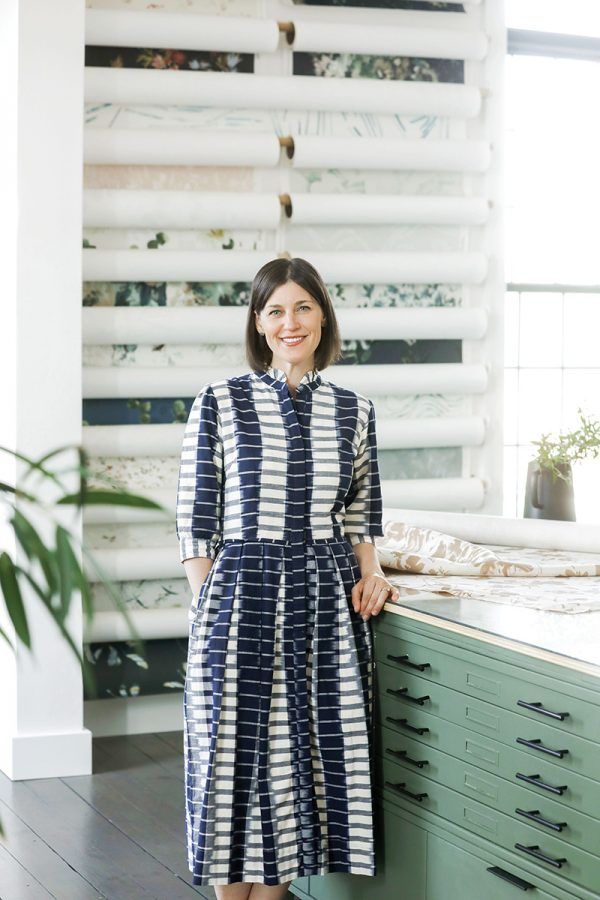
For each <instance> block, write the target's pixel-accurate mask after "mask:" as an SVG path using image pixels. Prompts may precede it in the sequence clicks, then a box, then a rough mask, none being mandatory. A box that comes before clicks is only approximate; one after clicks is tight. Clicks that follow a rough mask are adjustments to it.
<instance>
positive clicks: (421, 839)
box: [310, 804, 427, 900]
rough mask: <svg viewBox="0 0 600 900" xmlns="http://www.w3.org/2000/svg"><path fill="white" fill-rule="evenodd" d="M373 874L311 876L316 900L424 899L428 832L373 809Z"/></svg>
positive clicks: (312, 889) (312, 893) (311, 890)
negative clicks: (374, 868) (374, 849)
mask: <svg viewBox="0 0 600 900" xmlns="http://www.w3.org/2000/svg"><path fill="white" fill-rule="evenodd" d="M374 833H375V843H376V851H375V866H376V874H375V875H374V876H372V875H347V874H344V873H340V874H330V875H319V876H314V875H313V876H311V879H310V896H311V897H314V898H315V900H363V898H365V897H368V898H369V900H392V898H395V897H398V898H402V900H408V898H411V897H412V898H414V900H417V898H419V897H423V898H424V897H425V875H426V862H427V861H426V847H427V833H426V832H425V831H424V830H423V829H422V828H418V827H417V826H415V825H412V824H411V823H410V822H407V821H406V819H403V818H402V817H401V816H400V815H397V814H396V813H394V812H390V811H388V810H384V809H383V806H382V805H380V804H378V805H377V806H376V809H375V829H374Z"/></svg>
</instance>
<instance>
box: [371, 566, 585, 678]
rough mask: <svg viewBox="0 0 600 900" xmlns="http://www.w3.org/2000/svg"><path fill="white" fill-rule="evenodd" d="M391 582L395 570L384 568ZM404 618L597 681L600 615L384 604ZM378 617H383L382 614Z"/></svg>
mask: <svg viewBox="0 0 600 900" xmlns="http://www.w3.org/2000/svg"><path fill="white" fill-rule="evenodd" d="M384 572H385V573H386V575H387V576H388V577H389V576H391V575H394V574H397V572H395V570H392V569H385V568H384ZM386 613H389V614H392V615H402V616H406V617H407V618H411V619H415V620H417V621H421V622H426V623H429V624H433V625H436V626H438V627H441V628H445V629H447V630H449V631H453V632H455V633H460V634H464V635H467V636H469V637H476V638H478V639H479V640H483V641H486V642H487V643H492V644H495V645H497V646H503V647H506V648H508V649H512V650H516V651H517V652H519V653H525V654H527V655H528V656H533V657H536V658H537V659H544V660H546V661H547V662H552V663H555V664H557V665H561V666H566V667H567V668H570V669H575V670H577V671H580V672H585V673H587V674H591V675H595V676H596V677H598V678H600V611H594V612H585V613H577V614H568V613H559V612H548V611H546V610H539V609H531V608H526V607H520V606H514V605H509V604H501V603H486V602H485V601H483V600H475V599H472V598H465V597H460V598H459V597H441V596H439V595H437V594H432V593H426V592H423V593H418V594H413V595H410V596H403V597H400V599H399V600H397V601H390V602H388V603H386V604H385V606H384V609H383V616H385V614H386ZM380 615H381V613H380Z"/></svg>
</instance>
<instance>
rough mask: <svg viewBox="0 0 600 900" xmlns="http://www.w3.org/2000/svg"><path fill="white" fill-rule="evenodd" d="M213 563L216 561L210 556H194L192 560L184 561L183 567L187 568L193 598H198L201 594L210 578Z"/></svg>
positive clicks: (186, 572)
mask: <svg viewBox="0 0 600 900" xmlns="http://www.w3.org/2000/svg"><path fill="white" fill-rule="evenodd" d="M213 563H214V559H210V558H209V557H208V556H194V557H191V558H190V559H184V561H183V566H184V568H185V574H186V575H187V580H188V581H189V583H190V587H191V589H192V596H193V597H196V596H197V595H198V594H199V593H200V588H201V587H202V585H203V584H204V581H205V579H206V578H207V577H208V573H209V572H210V570H211V569H212V566H213Z"/></svg>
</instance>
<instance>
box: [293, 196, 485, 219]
mask: <svg viewBox="0 0 600 900" xmlns="http://www.w3.org/2000/svg"><path fill="white" fill-rule="evenodd" d="M290 197H291V201H292V202H291V217H290V224H291V225H350V224H354V223H356V224H358V225H400V224H410V225H483V223H484V222H486V221H487V218H488V215H489V203H488V201H487V200H486V199H485V198H484V197H428V196H422V195H417V196H401V195H389V194H291V195H290Z"/></svg>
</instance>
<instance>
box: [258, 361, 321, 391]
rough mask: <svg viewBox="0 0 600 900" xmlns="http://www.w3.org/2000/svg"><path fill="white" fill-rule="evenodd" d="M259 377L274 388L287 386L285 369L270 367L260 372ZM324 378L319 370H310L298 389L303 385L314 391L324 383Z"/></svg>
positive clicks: (301, 380)
mask: <svg viewBox="0 0 600 900" xmlns="http://www.w3.org/2000/svg"><path fill="white" fill-rule="evenodd" d="M257 374H258V377H259V378H261V379H262V381H266V382H267V384H271V385H273V386H274V387H278V388H279V387H282V386H283V385H284V384H285V385H287V375H286V373H285V372H284V371H283V369H278V368H277V367H275V366H268V367H267V368H266V369H264V370H262V371H259V372H258V373H257ZM322 380H323V379H322V378H321V375H320V373H319V371H318V370H317V369H309V371H308V372H305V373H304V375H303V376H302V378H301V379H300V382H299V383H298V388H300V387H302V385H303V384H306V385H307V386H308V387H309V388H310V390H311V391H314V390H315V389H316V388H318V386H319V385H320V384H321V383H322Z"/></svg>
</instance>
